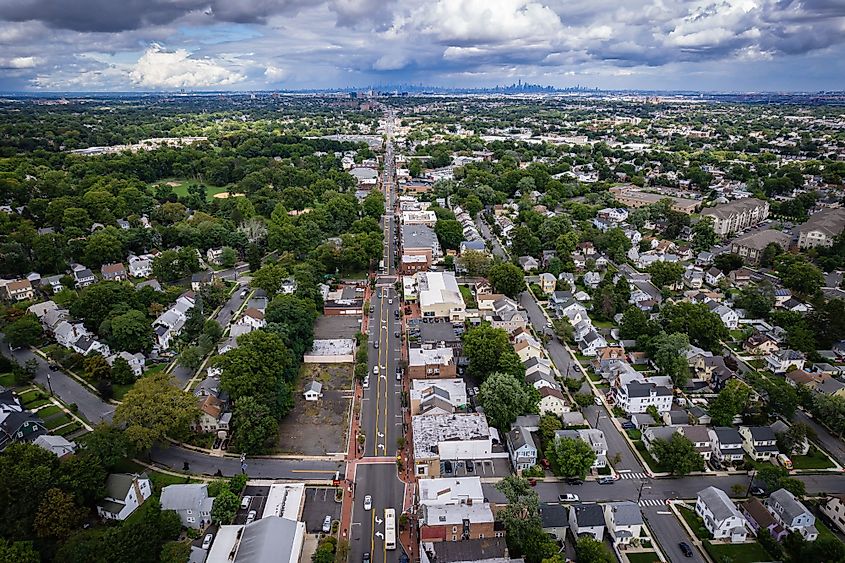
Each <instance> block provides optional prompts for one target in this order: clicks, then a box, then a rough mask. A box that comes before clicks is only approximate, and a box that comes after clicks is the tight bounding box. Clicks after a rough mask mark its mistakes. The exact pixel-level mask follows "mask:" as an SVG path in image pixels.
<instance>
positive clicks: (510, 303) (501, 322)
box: [482, 297, 528, 333]
mask: <svg viewBox="0 0 845 563" xmlns="http://www.w3.org/2000/svg"><path fill="white" fill-rule="evenodd" d="M482 318H483V319H484V320H486V321H488V322H489V323H490V324H491V325H492V326H493V328H501V329H503V330H504V331H505V332H508V333H511V332H513V331H515V330H517V329H520V328H525V327H526V326H528V315H527V314H526V313H525V311H523V310H522V309H521V308H520V307H519V305H518V304H517V303H516V301H514V300H513V299H510V298H509V297H502V298H501V299H498V300H496V301H495V302H494V303H493V310H492V311H490V312H486V311H485V312H484V313H483V314H482Z"/></svg>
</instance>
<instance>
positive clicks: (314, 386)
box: [302, 381, 323, 401]
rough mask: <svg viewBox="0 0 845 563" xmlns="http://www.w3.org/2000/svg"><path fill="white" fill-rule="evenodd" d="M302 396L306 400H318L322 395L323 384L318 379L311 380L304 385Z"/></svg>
mask: <svg viewBox="0 0 845 563" xmlns="http://www.w3.org/2000/svg"><path fill="white" fill-rule="evenodd" d="M302 396H303V397H305V400H306V401H318V400H320V397H322V396H323V384H322V383H320V382H319V381H311V382H309V383H308V385H306V386H305V391H303V393H302Z"/></svg>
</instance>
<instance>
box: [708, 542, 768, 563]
mask: <svg viewBox="0 0 845 563" xmlns="http://www.w3.org/2000/svg"><path fill="white" fill-rule="evenodd" d="M704 549H706V550H707V553H709V554H710V557H712V558H713V560H714V561H715V562H716V563H757V562H759V561H770V560H771V556H770V555H769V553H768V552H767V551H766V550H765V549H763V546H761V545H760V544H759V543H757V542H753V543H739V544H730V543H718V544H714V543H710V542H709V541H705V542H704Z"/></svg>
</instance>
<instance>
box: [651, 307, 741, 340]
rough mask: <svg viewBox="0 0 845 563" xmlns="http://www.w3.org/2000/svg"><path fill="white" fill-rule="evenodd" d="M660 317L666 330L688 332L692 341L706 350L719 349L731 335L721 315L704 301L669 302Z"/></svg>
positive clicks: (661, 311)
mask: <svg viewBox="0 0 845 563" xmlns="http://www.w3.org/2000/svg"><path fill="white" fill-rule="evenodd" d="M660 317H661V320H662V322H663V326H664V327H665V328H666V332H669V333H676V332H680V333H683V334H686V335H687V336H688V337H689V341H690V342H691V343H693V344H695V345H696V346H700V347H701V348H704V349H706V350H718V349H719V346H720V342H721V341H722V340H726V339H727V338H728V336H729V335H730V334H729V332H728V329H727V327H726V326H725V324H724V323H723V322H722V319H721V318H720V317H719V315H717V314H716V313H713V312H712V311H710V309H708V308H707V305H705V304H704V303H690V302H687V301H682V302H679V303H675V304H669V305H666V306H664V307H663V308H662V309H661V310H660Z"/></svg>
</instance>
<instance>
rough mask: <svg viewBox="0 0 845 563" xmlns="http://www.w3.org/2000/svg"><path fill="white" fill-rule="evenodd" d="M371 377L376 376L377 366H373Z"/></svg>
mask: <svg viewBox="0 0 845 563" xmlns="http://www.w3.org/2000/svg"><path fill="white" fill-rule="evenodd" d="M373 375H378V366H373Z"/></svg>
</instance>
